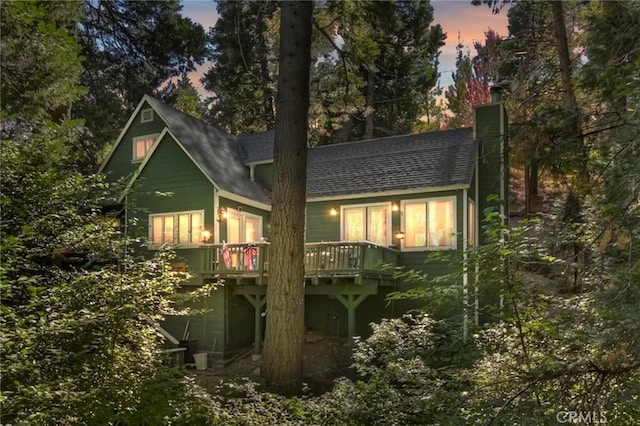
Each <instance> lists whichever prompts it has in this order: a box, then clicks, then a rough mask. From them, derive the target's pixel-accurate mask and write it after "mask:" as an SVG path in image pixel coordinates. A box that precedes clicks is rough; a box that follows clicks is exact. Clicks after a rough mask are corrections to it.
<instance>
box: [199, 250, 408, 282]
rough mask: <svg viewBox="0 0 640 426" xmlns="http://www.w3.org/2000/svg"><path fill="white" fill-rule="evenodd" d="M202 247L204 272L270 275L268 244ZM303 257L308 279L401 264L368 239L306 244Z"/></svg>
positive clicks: (378, 271) (383, 269) (382, 269)
mask: <svg viewBox="0 0 640 426" xmlns="http://www.w3.org/2000/svg"><path fill="white" fill-rule="evenodd" d="M200 250H201V253H202V268H201V271H200V272H201V273H202V274H205V275H219V276H221V277H225V276H226V277H257V278H258V279H259V280H260V281H261V280H262V278H263V277H265V276H267V275H268V271H269V243H266V242H264V243H255V244H247V243H240V244H206V245H203V246H201V247H200ZM304 259H305V263H304V266H305V275H306V277H307V278H320V277H336V276H353V277H362V276H364V275H366V274H371V273H375V274H378V275H380V274H382V275H389V276H390V275H393V272H394V270H393V268H392V267H393V266H396V265H397V263H398V252H397V251H396V250H393V249H390V248H387V247H383V246H379V245H377V244H374V243H371V242H368V241H337V242H333V241H332V242H321V243H307V244H305V256H304ZM389 265H390V266H391V268H389V269H387V266H389Z"/></svg>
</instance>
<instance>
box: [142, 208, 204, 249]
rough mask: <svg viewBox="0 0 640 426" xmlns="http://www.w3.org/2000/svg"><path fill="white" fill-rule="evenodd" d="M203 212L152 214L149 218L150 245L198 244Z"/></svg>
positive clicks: (200, 239) (200, 238)
mask: <svg viewBox="0 0 640 426" xmlns="http://www.w3.org/2000/svg"><path fill="white" fill-rule="evenodd" d="M203 218H204V212H203V211H195V212H179V213H166V214H152V215H150V216H149V225H150V227H151V229H150V232H149V236H150V238H151V244H152V245H154V246H158V245H160V244H200V243H201V242H202V227H203V222H204V221H203Z"/></svg>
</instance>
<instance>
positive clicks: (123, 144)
mask: <svg viewBox="0 0 640 426" xmlns="http://www.w3.org/2000/svg"><path fill="white" fill-rule="evenodd" d="M148 108H150V106H149V104H147V103H146V102H145V103H144V105H143V106H142V108H141V109H140V112H142V110H144V109H148ZM140 112H138V114H137V115H136V116H135V118H134V119H133V121H132V122H131V126H130V127H129V129H128V130H127V131H126V133H125V134H124V135H123V137H122V140H121V141H120V144H119V145H118V146H117V147H116V149H115V151H114V152H113V154H112V155H111V157H110V158H109V161H108V162H107V164H106V165H105V167H104V169H103V173H104V174H106V175H107V181H109V182H115V181H117V180H118V179H120V178H122V177H124V176H128V175H130V174H132V173H133V172H134V171H135V170H136V169H137V168H138V166H139V165H140V161H138V162H135V163H134V162H132V159H133V138H135V137H138V136H144V135H151V134H154V133H161V132H162V130H164V128H165V123H164V122H163V121H162V119H160V117H159V116H158V114H156V113H155V111H154V114H153V121H151V122H149V123H140Z"/></svg>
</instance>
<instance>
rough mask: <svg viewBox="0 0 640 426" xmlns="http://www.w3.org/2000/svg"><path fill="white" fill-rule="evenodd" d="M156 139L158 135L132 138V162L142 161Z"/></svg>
mask: <svg viewBox="0 0 640 426" xmlns="http://www.w3.org/2000/svg"><path fill="white" fill-rule="evenodd" d="M157 138H158V134H157V133H156V134H153V135H144V136H138V137H137V138H133V161H142V160H143V159H144V157H146V156H147V154H148V153H149V151H151V147H153V144H154V143H155V141H156V139H157Z"/></svg>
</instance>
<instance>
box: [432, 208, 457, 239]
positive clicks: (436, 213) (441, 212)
mask: <svg viewBox="0 0 640 426" xmlns="http://www.w3.org/2000/svg"><path fill="white" fill-rule="evenodd" d="M428 205H429V247H443V246H445V247H446V246H449V247H450V246H452V245H453V201H452V200H442V201H430V202H429V204H428Z"/></svg>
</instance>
